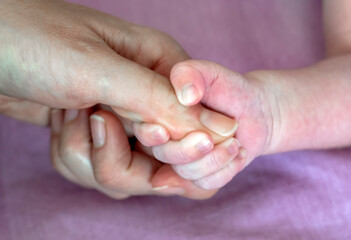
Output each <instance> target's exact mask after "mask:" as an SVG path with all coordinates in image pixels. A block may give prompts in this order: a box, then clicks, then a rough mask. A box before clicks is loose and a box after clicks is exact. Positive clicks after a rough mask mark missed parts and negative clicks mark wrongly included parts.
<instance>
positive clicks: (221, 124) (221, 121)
mask: <svg viewBox="0 0 351 240" xmlns="http://www.w3.org/2000/svg"><path fill="white" fill-rule="evenodd" d="M200 121H201V123H202V124H203V125H204V126H205V127H207V128H208V129H210V130H211V131H213V132H215V133H217V134H219V135H221V136H224V137H228V136H231V135H232V134H234V133H235V131H236V129H237V128H238V123H237V121H235V120H234V119H232V118H230V117H227V116H225V115H223V114H220V113H217V112H214V111H211V110H208V109H206V108H204V109H203V111H202V113H201V116H200Z"/></svg>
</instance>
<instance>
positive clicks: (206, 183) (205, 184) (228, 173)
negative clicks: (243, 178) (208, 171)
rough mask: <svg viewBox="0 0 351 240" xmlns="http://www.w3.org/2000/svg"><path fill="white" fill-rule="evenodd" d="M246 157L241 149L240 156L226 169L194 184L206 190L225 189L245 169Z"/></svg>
mask: <svg viewBox="0 0 351 240" xmlns="http://www.w3.org/2000/svg"><path fill="white" fill-rule="evenodd" d="M245 155H246V151H245V150H244V149H240V153H239V155H238V156H237V157H236V158H235V159H234V160H232V161H230V162H229V163H228V164H227V165H226V166H225V167H223V168H222V169H220V170H219V171H218V172H216V173H214V174H212V175H209V176H206V177H204V178H201V179H198V180H195V181H193V183H194V184H195V185H196V186H198V187H199V188H201V189H204V190H211V189H219V188H221V187H223V186H224V185H226V184H227V183H228V182H230V181H231V180H232V178H233V177H234V176H235V175H236V174H238V173H239V172H240V171H241V170H242V169H243V168H244V167H245V165H246V159H245Z"/></svg>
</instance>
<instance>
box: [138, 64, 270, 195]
mask: <svg viewBox="0 0 351 240" xmlns="http://www.w3.org/2000/svg"><path fill="white" fill-rule="evenodd" d="M170 78H171V82H172V84H173V87H174V88H175V90H176V94H177V98H178V100H179V101H180V102H181V103H182V104H183V105H186V106H192V105H194V104H197V103H199V102H201V103H202V104H203V105H205V106H207V107H208V108H210V109H213V110H215V111H217V112H220V113H223V114H225V115H227V116H230V117H231V118H235V119H236V121H237V122H238V124H239V128H238V130H237V131H236V134H235V139H234V138H230V139H228V140H226V141H224V142H222V143H220V144H217V145H215V146H214V147H213V149H212V147H211V144H208V146H209V147H208V148H205V149H206V151H202V152H201V151H194V149H196V145H195V146H194V144H196V143H197V141H196V139H199V138H201V137H202V138H203V137H204V136H206V134H204V133H201V132H192V133H190V134H188V135H187V136H186V137H185V138H183V139H182V140H180V141H169V142H168V143H166V144H163V145H159V146H157V147H153V153H154V154H155V157H156V158H157V159H159V160H160V161H163V162H166V163H170V164H172V166H173V169H174V170H175V172H176V173H177V174H179V176H181V177H183V178H185V179H190V180H192V181H193V183H194V184H196V185H197V186H199V187H201V188H203V189H216V188H220V187H222V186H224V185H225V184H226V183H227V182H229V181H230V180H231V179H232V178H233V177H234V176H235V175H236V174H237V173H238V172H239V171H240V170H241V169H243V168H244V167H245V166H246V165H247V164H249V163H250V162H251V161H252V160H253V159H254V158H255V157H256V156H258V155H260V154H263V153H265V152H267V150H268V147H269V144H270V138H269V136H270V135H271V125H272V118H271V114H270V113H271V111H270V106H269V105H268V101H267V99H266V96H265V93H264V88H263V87H262V84H261V83H260V82H258V81H256V80H255V79H249V78H248V77H247V76H245V75H240V74H238V73H236V72H233V71H231V70H229V69H227V68H225V67H223V66H220V65H218V64H215V63H212V62H206V61H196V60H189V61H185V62H182V63H179V64H177V65H175V66H174V67H173V69H172V72H171V77H170ZM218 124H219V125H220V122H218ZM137 136H139V138H140V139H141V140H142V138H143V137H144V138H145V134H137Z"/></svg>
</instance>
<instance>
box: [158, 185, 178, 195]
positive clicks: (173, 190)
mask: <svg viewBox="0 0 351 240" xmlns="http://www.w3.org/2000/svg"><path fill="white" fill-rule="evenodd" d="M152 190H153V191H156V192H159V193H163V194H167V195H183V194H184V193H185V190H184V189H183V188H180V187H171V186H168V185H166V186H162V187H155V188H153V189H152Z"/></svg>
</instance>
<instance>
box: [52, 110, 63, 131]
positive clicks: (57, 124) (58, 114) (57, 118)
mask: <svg viewBox="0 0 351 240" xmlns="http://www.w3.org/2000/svg"><path fill="white" fill-rule="evenodd" d="M51 128H52V131H53V132H54V133H55V134H57V133H59V132H60V131H61V128H62V110H59V109H53V110H51Z"/></svg>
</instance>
